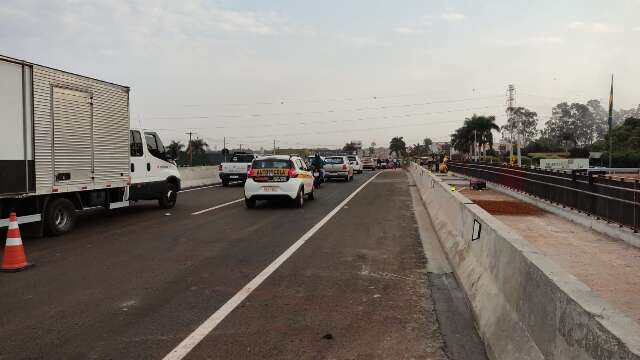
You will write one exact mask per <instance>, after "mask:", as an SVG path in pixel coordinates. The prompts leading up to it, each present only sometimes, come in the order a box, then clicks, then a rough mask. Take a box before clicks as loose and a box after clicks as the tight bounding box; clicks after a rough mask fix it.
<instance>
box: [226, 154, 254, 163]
mask: <svg viewBox="0 0 640 360" xmlns="http://www.w3.org/2000/svg"><path fill="white" fill-rule="evenodd" d="M252 160H253V155H251V154H238V155H233V157H232V158H231V162H234V163H235V162H237V163H250V162H251V161H252Z"/></svg>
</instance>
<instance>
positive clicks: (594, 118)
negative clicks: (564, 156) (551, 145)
mask: <svg viewBox="0 0 640 360" xmlns="http://www.w3.org/2000/svg"><path fill="white" fill-rule="evenodd" d="M607 116H608V115H607V112H606V110H605V109H604V108H603V107H602V105H601V104H600V101H599V100H589V101H588V102H587V104H581V103H572V104H571V105H569V104H568V103H566V102H563V103H560V104H558V105H556V106H554V107H553V109H551V119H549V121H547V123H546V125H545V128H544V130H543V131H542V136H543V137H546V138H548V139H550V140H551V141H553V142H555V143H556V144H560V145H562V146H563V147H564V148H565V149H568V147H569V144H571V145H572V146H573V147H585V146H589V145H591V144H593V143H594V142H596V141H598V140H601V139H603V137H604V135H605V134H606V132H607V127H608V125H607Z"/></svg>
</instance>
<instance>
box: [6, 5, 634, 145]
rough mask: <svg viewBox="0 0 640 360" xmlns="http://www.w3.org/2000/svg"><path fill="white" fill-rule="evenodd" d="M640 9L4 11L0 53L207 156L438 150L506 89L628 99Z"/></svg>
mask: <svg viewBox="0 0 640 360" xmlns="http://www.w3.org/2000/svg"><path fill="white" fill-rule="evenodd" d="M639 14H640V0H610V1H590V0H567V1H563V0H554V1H550V0H537V1H524V0H512V1H453V0H434V1H375V0H368V1H365V0H352V1H344V0H342V1H332V0H323V1H314V2H311V1H302V0H281V1H267V0H262V1H242V0H239V1H207V0H181V1H174V0H139V1H125V0H95V1H91V0H84V1H80V0H57V1H44V0H2V1H1V2H0V54H2V55H6V56H10V57H14V58H19V59H23V60H27V61H30V62H34V63H37V64H42V65H46V66H51V67H54V68H59V69H62V70H66V71H71V72H75V73H79V74H82V75H86V76H91V77H95V78H98V79H101V80H106V81H109V82H114V83H118V84H122V85H127V86H130V87H131V99H130V103H131V122H132V126H134V127H144V128H150V129H158V132H159V133H160V134H161V136H162V138H163V140H164V142H165V143H168V142H169V141H170V140H181V141H183V142H185V140H186V139H188V135H186V133H188V132H192V133H193V134H194V135H193V136H194V137H201V138H203V139H204V140H205V141H206V142H207V143H208V144H209V145H210V146H211V148H215V149H221V148H222V146H223V141H225V140H226V144H227V146H228V147H231V148H237V147H238V146H239V145H241V144H242V147H243V148H247V147H249V148H252V149H259V148H260V147H264V148H266V149H270V148H271V147H273V142H274V141H276V146H278V147H338V146H342V145H343V144H344V143H345V142H348V141H350V140H361V141H362V142H363V144H365V146H368V145H369V144H371V143H372V142H375V143H376V144H377V145H378V146H380V145H388V143H389V140H390V139H391V137H393V136H403V137H404V138H405V141H406V142H407V143H408V144H413V143H416V142H420V141H422V139H424V138H425V137H429V138H431V139H433V140H434V141H446V140H448V139H449V135H450V134H451V133H452V132H453V131H454V130H455V129H456V128H457V127H460V126H461V125H462V122H463V121H464V118H465V117H469V116H471V115H472V114H473V113H477V114H482V115H495V116H496V118H497V123H498V124H500V125H502V124H504V123H505V122H506V117H505V107H506V105H505V102H506V89H507V86H508V85H509V84H514V85H515V87H516V105H517V106H525V107H528V108H530V109H532V110H534V111H537V112H538V114H539V115H540V122H541V124H540V125H539V128H541V127H542V126H543V123H544V122H545V121H546V120H547V119H548V117H549V115H550V113H551V108H552V107H553V105H555V104H557V103H559V102H562V101H568V102H586V101H587V100H589V99H600V100H601V101H602V102H603V104H606V102H607V98H608V93H609V86H610V81H611V74H614V76H615V101H614V107H615V108H631V107H636V106H637V105H638V103H640V86H639V85H640V69H639V68H638V59H639V58H640V45H639V44H640V16H638V15H639Z"/></svg>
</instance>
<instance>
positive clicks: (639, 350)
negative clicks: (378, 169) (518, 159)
mask: <svg viewBox="0 0 640 360" xmlns="http://www.w3.org/2000/svg"><path fill="white" fill-rule="evenodd" d="M409 170H410V172H411V173H412V175H413V177H414V179H415V182H416V186H417V188H418V191H419V192H420V195H421V196H422V199H423V201H424V203H425V205H426V206H427V209H428V210H429V212H430V215H431V220H432V222H433V224H434V227H435V228H436V231H437V233H438V236H439V237H440V241H441V243H442V247H443V249H444V250H445V252H446V254H447V257H448V259H449V261H450V263H451V265H452V266H453V268H454V272H455V274H456V277H457V278H458V281H459V282H460V284H461V285H462V287H463V288H464V290H465V292H466V294H467V297H468V299H469V302H470V304H471V307H472V310H473V313H474V316H475V318H476V323H477V326H478V330H479V332H480V335H481V336H482V337H483V340H484V341H485V344H486V347H487V353H488V354H489V356H490V357H491V358H493V359H509V360H511V359H602V360H605V359H640V325H638V324H637V323H636V322H635V321H634V320H633V319H631V318H629V317H627V316H626V315H624V314H622V313H621V312H620V311H619V310H617V309H616V308H614V307H613V306H612V305H610V304H609V303H607V302H606V301H604V300H602V299H601V298H600V297H598V296H596V295H595V294H594V293H593V292H592V291H591V290H590V289H589V288H588V287H587V286H586V285H584V284H583V283H581V282H580V281H578V280H577V279H576V278H575V277H573V276H572V275H571V274H569V273H567V272H566V271H564V270H563V269H562V268H560V267H559V266H558V265H556V264H555V263H553V262H552V261H550V260H549V259H548V258H547V257H546V256H544V255H543V254H542V253H540V252H539V251H538V250H537V249H536V248H534V247H532V246H531V245H530V244H529V243H528V242H526V241H525V240H524V239H522V238H521V237H520V236H519V235H517V234H515V233H514V232H513V231H511V229H510V228H509V227H507V226H506V225H504V224H503V223H501V222H500V221H498V220H497V219H495V218H494V217H493V216H491V215H490V214H489V213H487V212H486V211H484V210H483V209H482V208H480V207H479V206H478V205H476V204H474V203H473V202H472V201H470V200H469V199H467V198H465V197H464V196H462V195H461V194H459V193H457V192H452V191H451V190H450V187H449V186H448V185H447V184H446V183H444V182H443V181H442V179H441V178H440V177H439V176H436V175H433V174H431V173H429V172H428V171H427V170H424V169H422V168H421V167H419V166H417V165H416V164H412V165H411V166H410V167H409ZM474 220H475V221H478V222H479V223H480V224H481V225H482V230H481V233H480V238H479V239H478V240H475V241H471V237H472V231H473V223H474Z"/></svg>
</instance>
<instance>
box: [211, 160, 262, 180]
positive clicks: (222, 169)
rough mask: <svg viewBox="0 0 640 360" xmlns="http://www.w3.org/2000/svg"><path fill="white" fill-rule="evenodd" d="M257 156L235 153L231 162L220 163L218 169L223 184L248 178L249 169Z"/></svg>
mask: <svg viewBox="0 0 640 360" xmlns="http://www.w3.org/2000/svg"><path fill="white" fill-rule="evenodd" d="M255 158H256V156H255V155H254V154H247V153H234V154H233V155H232V156H231V160H230V161H229V162H224V163H222V164H220V165H219V166H218V171H219V176H220V180H221V181H222V186H227V185H229V183H230V182H233V181H242V182H244V181H245V180H247V169H248V168H249V165H251V162H252V161H253V159H255Z"/></svg>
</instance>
